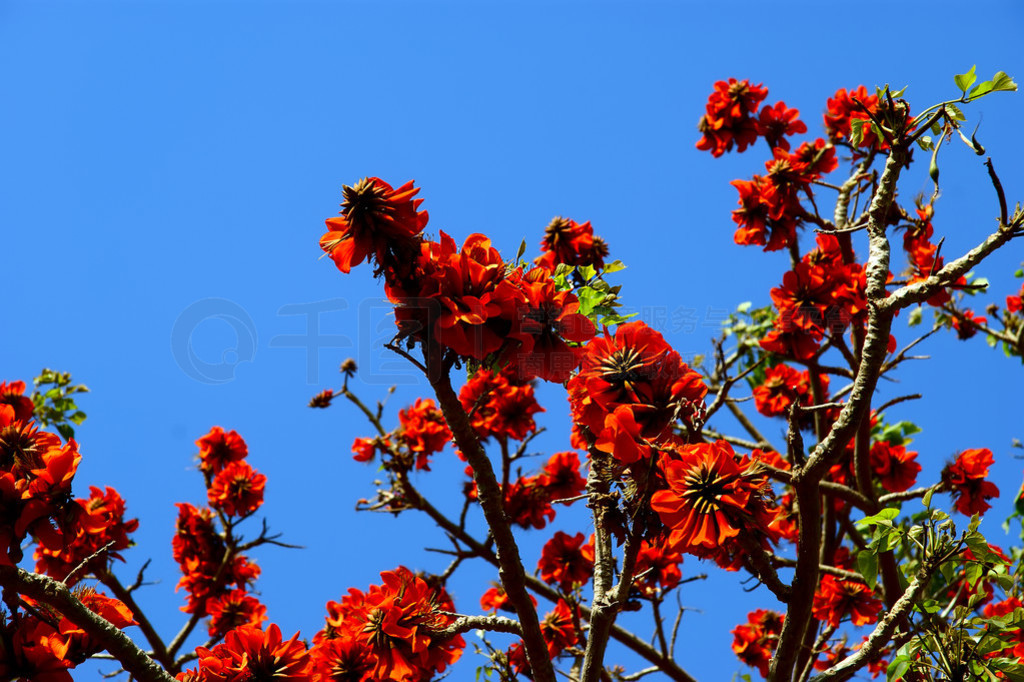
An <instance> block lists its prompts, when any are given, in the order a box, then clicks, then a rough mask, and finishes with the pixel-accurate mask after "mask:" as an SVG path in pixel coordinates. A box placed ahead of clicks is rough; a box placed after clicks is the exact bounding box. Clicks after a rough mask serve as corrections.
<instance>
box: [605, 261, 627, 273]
mask: <svg viewBox="0 0 1024 682" xmlns="http://www.w3.org/2000/svg"><path fill="white" fill-rule="evenodd" d="M625 269H626V266H625V265H624V264H623V263H622V261H620V260H613V261H612V262H611V263H608V264H607V265H605V266H604V271H603V272H604V274H606V275H610V274H612V273H614V272H619V271H620V270H625Z"/></svg>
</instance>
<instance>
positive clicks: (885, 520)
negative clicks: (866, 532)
mask: <svg viewBox="0 0 1024 682" xmlns="http://www.w3.org/2000/svg"><path fill="white" fill-rule="evenodd" d="M899 515H900V510H899V508H897V507H887V508H885V509H883V510H882V511H880V512H878V513H877V514H875V515H874V516H867V517H865V518H863V519H860V520H859V521H857V525H858V526H860V527H861V528H868V527H870V526H877V525H883V526H892V520H893V519H895V518H896V517H897V516H899Z"/></svg>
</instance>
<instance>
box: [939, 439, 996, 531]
mask: <svg viewBox="0 0 1024 682" xmlns="http://www.w3.org/2000/svg"><path fill="white" fill-rule="evenodd" d="M994 462H995V459H994V458H993V457H992V451H991V450H989V449H988V448H978V449H974V450H964V451H963V452H961V453H960V454H959V455H957V457H956V461H954V462H953V463H952V464H948V465H946V468H945V469H943V470H942V482H943V483H945V484H946V487H947V488H948V489H950V490H952V492H953V504H954V506H955V507H956V510H957V511H958V512H960V513H961V514H966V515H967V516H971V515H973V514H984V513H985V512H987V511H988V510H989V509H990V508H991V506H992V505H990V504H989V503H988V500H990V499H992V498H993V497H999V488H997V487H996V484H995V483H992V482H991V481H986V480H985V477H986V476H988V469H989V467H990V466H992V464H993V463H994Z"/></svg>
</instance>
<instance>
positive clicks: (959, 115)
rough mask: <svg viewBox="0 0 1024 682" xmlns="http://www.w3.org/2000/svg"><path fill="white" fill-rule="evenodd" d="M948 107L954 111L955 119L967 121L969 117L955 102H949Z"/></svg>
mask: <svg viewBox="0 0 1024 682" xmlns="http://www.w3.org/2000/svg"><path fill="white" fill-rule="evenodd" d="M946 108H947V109H949V110H950V111H952V112H953V119H954V120H957V121H966V120H967V117H966V116H964V112H962V111H960V107H958V106H957V105H955V104H947V105H946Z"/></svg>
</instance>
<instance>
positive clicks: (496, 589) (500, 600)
mask: <svg viewBox="0 0 1024 682" xmlns="http://www.w3.org/2000/svg"><path fill="white" fill-rule="evenodd" d="M530 601H532V602H533V605H534V606H536V605H537V600H536V599H534V597H533V595H530ZM480 608H481V609H483V610H484V611H494V612H495V613H497V612H498V611H499V610H502V609H503V610H505V611H512V612H514V611H515V609H513V608H512V607H511V606H510V605H509V603H508V595H507V594H505V588H504V587H502V586H501V585H497V584H493V583H492V587H490V588H489V589H488V590H487V591H486V592H484V593H483V596H481V597H480Z"/></svg>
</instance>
